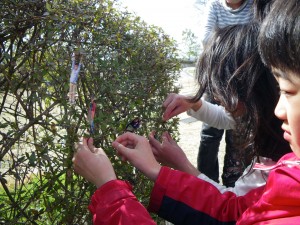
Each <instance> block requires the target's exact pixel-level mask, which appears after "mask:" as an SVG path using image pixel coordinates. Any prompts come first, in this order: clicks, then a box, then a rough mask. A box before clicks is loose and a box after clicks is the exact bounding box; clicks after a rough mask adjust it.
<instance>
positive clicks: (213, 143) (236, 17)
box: [197, 0, 253, 187]
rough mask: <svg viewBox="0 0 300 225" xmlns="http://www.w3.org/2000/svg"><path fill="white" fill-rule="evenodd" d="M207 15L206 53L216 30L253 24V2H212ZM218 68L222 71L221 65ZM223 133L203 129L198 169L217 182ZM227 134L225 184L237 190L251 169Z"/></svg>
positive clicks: (208, 126)
mask: <svg viewBox="0 0 300 225" xmlns="http://www.w3.org/2000/svg"><path fill="white" fill-rule="evenodd" d="M206 11H207V16H206V17H207V18H206V23H205V25H204V35H203V40H202V42H203V48H204V49H205V48H206V44H207V43H208V42H209V39H210V37H211V36H212V34H213V31H214V30H215V29H217V28H224V27H226V26H229V25H235V24H247V23H249V22H251V21H252V20H253V0H210V1H209V2H208V3H207V9H206ZM214 66H216V67H218V66H219V65H214ZM205 99H206V100H207V101H209V102H211V103H213V104H216V103H217V102H215V101H214V99H213V98H212V96H211V94H210V93H208V92H207V93H206V96H205ZM223 133H224V130H223V129H217V128H215V127H211V126H210V125H209V124H206V123H203V125H202V130H201V139H200V146H199V152H198V157H197V167H198V169H199V170H200V171H202V172H203V173H204V174H206V175H207V176H208V177H209V178H211V179H213V180H214V181H216V182H219V161H218V152H219V146H220V142H221V140H222V136H223ZM225 133H226V136H225V142H226V147H225V157H224V167H223V174H222V182H223V184H224V185H225V186H228V187H233V186H234V183H235V181H236V180H237V179H238V178H239V177H240V176H241V175H242V173H243V171H244V169H245V167H246V166H247V165H244V164H243V162H241V161H240V159H239V156H238V155H237V154H236V152H237V149H236V148H235V147H234V146H233V142H235V140H234V139H235V138H236V137H234V136H233V134H232V132H231V130H227V131H226V132H225Z"/></svg>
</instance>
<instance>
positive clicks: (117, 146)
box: [112, 141, 127, 155]
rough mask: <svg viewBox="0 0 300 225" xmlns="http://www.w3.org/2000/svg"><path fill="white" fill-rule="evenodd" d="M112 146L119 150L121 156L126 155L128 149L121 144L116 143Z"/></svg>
mask: <svg viewBox="0 0 300 225" xmlns="http://www.w3.org/2000/svg"><path fill="white" fill-rule="evenodd" d="M112 146H113V147H114V148H115V149H116V150H117V152H118V153H119V154H121V155H123V154H124V153H126V150H127V148H126V147H125V146H124V145H122V144H120V143H119V142H116V141H114V142H113V143H112Z"/></svg>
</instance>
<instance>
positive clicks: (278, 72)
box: [271, 67, 300, 81]
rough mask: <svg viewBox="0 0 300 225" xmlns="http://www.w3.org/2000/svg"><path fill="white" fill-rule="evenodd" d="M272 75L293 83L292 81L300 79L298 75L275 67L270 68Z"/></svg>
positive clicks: (299, 74)
mask: <svg viewBox="0 0 300 225" xmlns="http://www.w3.org/2000/svg"><path fill="white" fill-rule="evenodd" d="M271 69H272V73H273V75H274V76H275V77H277V78H283V79H285V80H289V81H293V80H294V79H296V80H297V79H300V73H295V72H293V71H291V70H281V69H278V68H275V67H272V68H271Z"/></svg>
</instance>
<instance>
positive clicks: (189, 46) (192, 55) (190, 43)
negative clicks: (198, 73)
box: [182, 29, 201, 62]
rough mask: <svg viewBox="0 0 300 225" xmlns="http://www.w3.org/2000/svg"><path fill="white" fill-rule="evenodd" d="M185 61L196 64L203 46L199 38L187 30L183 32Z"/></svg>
mask: <svg viewBox="0 0 300 225" xmlns="http://www.w3.org/2000/svg"><path fill="white" fill-rule="evenodd" d="M182 40H183V46H184V47H183V52H182V55H183V57H184V59H186V60H188V61H192V62H195V61H196V60H197V58H198V57H199V55H200V52H201V44H200V40H199V38H198V37H197V36H196V35H195V34H194V33H193V32H192V31H191V30H190V29H185V30H184V31H183V32H182Z"/></svg>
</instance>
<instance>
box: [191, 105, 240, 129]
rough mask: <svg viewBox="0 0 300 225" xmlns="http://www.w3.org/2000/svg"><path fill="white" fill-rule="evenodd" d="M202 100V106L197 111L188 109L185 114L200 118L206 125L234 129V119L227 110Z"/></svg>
mask: <svg viewBox="0 0 300 225" xmlns="http://www.w3.org/2000/svg"><path fill="white" fill-rule="evenodd" d="M201 100H202V106H201V107H200V109H199V110H198V111H194V110H192V109H189V110H188V111H187V114H188V115H189V116H192V117H194V118H195V119H197V120H200V121H202V122H204V123H207V124H208V125H210V126H212V127H215V128H217V129H225V130H231V129H235V120H234V119H233V117H232V116H231V114H230V113H229V112H227V111H226V110H225V109H224V107H222V106H219V105H214V104H212V103H209V102H207V101H205V100H204V99H201Z"/></svg>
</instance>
